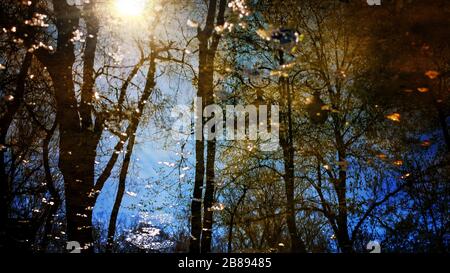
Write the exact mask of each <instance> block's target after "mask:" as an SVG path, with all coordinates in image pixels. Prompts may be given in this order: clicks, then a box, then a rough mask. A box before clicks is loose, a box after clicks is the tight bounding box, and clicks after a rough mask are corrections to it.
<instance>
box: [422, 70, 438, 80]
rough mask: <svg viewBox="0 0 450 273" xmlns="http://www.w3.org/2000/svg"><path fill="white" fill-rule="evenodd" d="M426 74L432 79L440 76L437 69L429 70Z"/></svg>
mask: <svg viewBox="0 0 450 273" xmlns="http://www.w3.org/2000/svg"><path fill="white" fill-rule="evenodd" d="M425 76H427V77H428V78H430V79H431V80H434V79H436V78H437V77H439V72H437V71H435V70H428V71H427V72H426V73H425Z"/></svg>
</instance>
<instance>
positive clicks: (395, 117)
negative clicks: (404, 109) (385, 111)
mask: <svg viewBox="0 0 450 273" xmlns="http://www.w3.org/2000/svg"><path fill="white" fill-rule="evenodd" d="M386 118H387V119H390V120H392V121H395V122H400V118H401V115H400V114H399V113H392V114H390V115H387V116H386Z"/></svg>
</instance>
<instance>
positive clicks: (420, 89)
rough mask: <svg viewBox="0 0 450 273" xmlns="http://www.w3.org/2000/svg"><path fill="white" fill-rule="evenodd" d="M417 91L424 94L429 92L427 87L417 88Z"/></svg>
mask: <svg viewBox="0 0 450 273" xmlns="http://www.w3.org/2000/svg"><path fill="white" fill-rule="evenodd" d="M417 90H418V91H419V92H420V93H426V92H428V91H430V89H429V88H428V87H419V88H417Z"/></svg>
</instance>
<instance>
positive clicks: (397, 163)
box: [393, 160, 403, 166]
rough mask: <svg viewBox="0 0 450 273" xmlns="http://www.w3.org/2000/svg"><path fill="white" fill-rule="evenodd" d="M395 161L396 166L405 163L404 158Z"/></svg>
mask: <svg viewBox="0 0 450 273" xmlns="http://www.w3.org/2000/svg"><path fill="white" fill-rule="evenodd" d="M393 163H394V165H396V166H402V165H403V161H402V160H395V161H394V162H393Z"/></svg>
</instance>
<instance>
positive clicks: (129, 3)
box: [114, 0, 147, 17]
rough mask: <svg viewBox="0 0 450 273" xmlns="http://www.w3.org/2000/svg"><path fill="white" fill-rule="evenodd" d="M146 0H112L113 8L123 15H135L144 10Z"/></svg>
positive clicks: (139, 14) (140, 13)
mask: <svg viewBox="0 0 450 273" xmlns="http://www.w3.org/2000/svg"><path fill="white" fill-rule="evenodd" d="M146 2H147V0H114V9H115V10H116V12H117V14H118V15H120V16H123V17H137V16H141V15H142V14H143V12H144V9H145V6H146Z"/></svg>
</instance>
